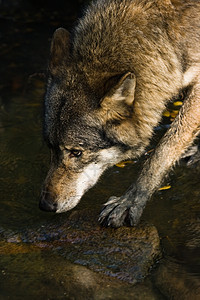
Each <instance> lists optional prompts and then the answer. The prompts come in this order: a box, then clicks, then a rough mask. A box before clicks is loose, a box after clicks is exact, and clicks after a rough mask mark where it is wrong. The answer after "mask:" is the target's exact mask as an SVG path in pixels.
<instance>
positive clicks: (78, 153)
mask: <svg viewBox="0 0 200 300" xmlns="http://www.w3.org/2000/svg"><path fill="white" fill-rule="evenodd" d="M82 153H83V152H82V151H81V150H76V149H72V150H71V151H70V157H80V156H81V155H82Z"/></svg>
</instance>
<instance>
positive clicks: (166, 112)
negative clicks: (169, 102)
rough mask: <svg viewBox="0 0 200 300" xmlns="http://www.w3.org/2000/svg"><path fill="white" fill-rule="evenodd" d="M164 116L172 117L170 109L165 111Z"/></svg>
mask: <svg viewBox="0 0 200 300" xmlns="http://www.w3.org/2000/svg"><path fill="white" fill-rule="evenodd" d="M163 116H164V117H167V118H169V117H170V112H169V111H168V110H165V111H164V112H163Z"/></svg>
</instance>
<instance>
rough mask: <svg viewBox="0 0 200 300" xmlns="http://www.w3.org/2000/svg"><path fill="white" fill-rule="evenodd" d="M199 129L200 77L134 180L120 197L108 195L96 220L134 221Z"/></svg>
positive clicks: (114, 223) (115, 223) (112, 222)
mask: <svg viewBox="0 0 200 300" xmlns="http://www.w3.org/2000/svg"><path fill="white" fill-rule="evenodd" d="M199 131H200V78H199V81H198V82H197V83H196V84H195V85H194V86H193V88H192V91H191V93H190V94H189V96H188V98H187V99H186V100H185V102H184V104H183V106H182V108H181V110H180V112H179V115H178V116H177V118H176V119H175V120H174V122H173V124H172V126H171V128H170V129H169V130H168V132H167V133H166V134H165V135H164V137H163V138H162V140H161V142H160V143H159V145H158V146H157V148H156V150H155V152H154V154H153V155H152V157H151V158H150V159H149V160H148V161H146V163H145V165H144V167H143V169H142V172H141V174H140V176H139V178H138V180H137V182H136V184H133V185H132V186H131V187H130V188H129V190H128V191H127V192H126V193H125V194H124V195H123V196H121V197H111V198H110V200H109V201H108V202H107V203H106V204H105V206H104V208H103V210H102V212H101V214H100V217H99V221H100V223H102V224H103V225H106V226H112V227H120V226H122V225H124V224H127V223H128V224H130V225H132V226H133V225H136V224H137V223H138V221H139V219H140V217H141V215H142V212H143V209H144V207H145V205H146V202H147V201H148V200H149V198H150V197H151V195H152V194H153V192H154V191H155V190H156V189H157V188H158V187H159V185H160V184H161V181H162V180H163V178H164V176H165V175H166V174H167V172H168V171H169V169H170V168H171V167H172V166H173V165H174V164H175V163H176V161H177V160H178V159H180V157H181V155H182V154H183V153H184V151H185V150H186V149H187V148H188V147H189V146H190V145H191V144H192V142H193V140H194V138H195V137H196V135H197V134H198V132H199Z"/></svg>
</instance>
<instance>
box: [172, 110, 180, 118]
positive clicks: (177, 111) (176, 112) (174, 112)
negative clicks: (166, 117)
mask: <svg viewBox="0 0 200 300" xmlns="http://www.w3.org/2000/svg"><path fill="white" fill-rule="evenodd" d="M178 113H179V110H173V111H172V112H171V113H170V115H171V117H172V118H176V116H177V115H178Z"/></svg>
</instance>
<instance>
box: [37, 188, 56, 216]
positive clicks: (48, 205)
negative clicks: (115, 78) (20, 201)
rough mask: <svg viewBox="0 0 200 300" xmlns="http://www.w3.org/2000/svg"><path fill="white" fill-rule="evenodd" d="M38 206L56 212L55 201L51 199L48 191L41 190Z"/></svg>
mask: <svg viewBox="0 0 200 300" xmlns="http://www.w3.org/2000/svg"><path fill="white" fill-rule="evenodd" d="M39 208H40V209H41V210H44V211H49V212H56V210H57V203H55V202H53V201H52V198H51V195H50V193H48V192H44V191H42V194H41V199H40V202H39Z"/></svg>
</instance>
